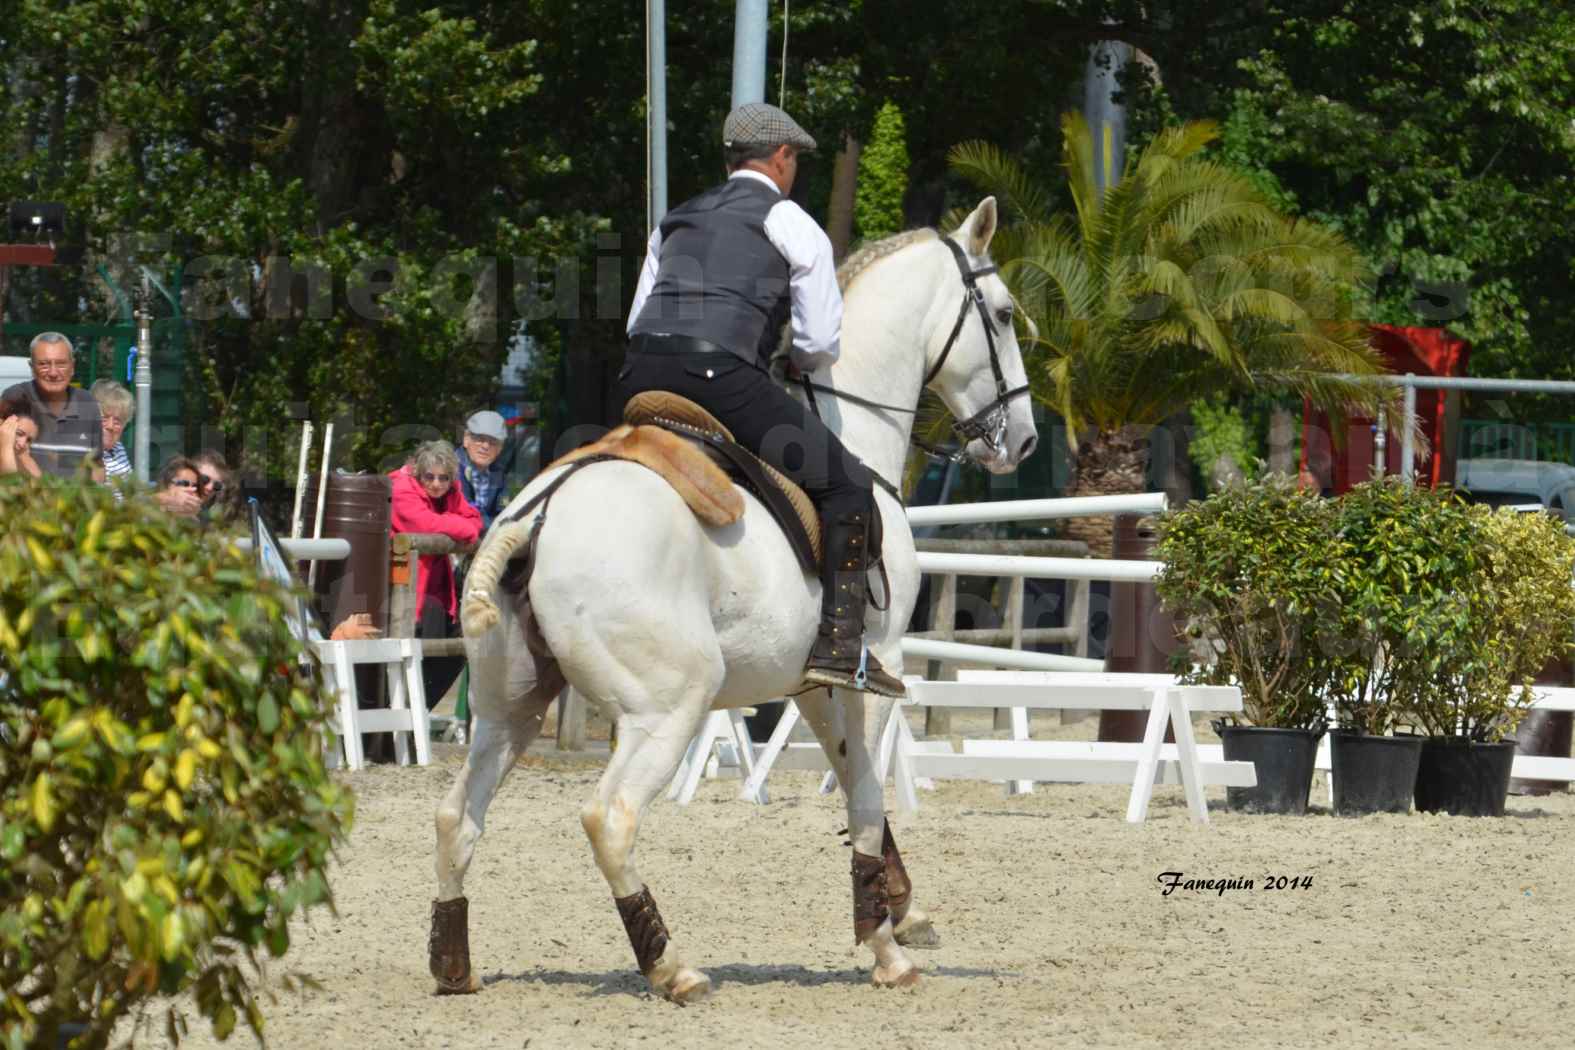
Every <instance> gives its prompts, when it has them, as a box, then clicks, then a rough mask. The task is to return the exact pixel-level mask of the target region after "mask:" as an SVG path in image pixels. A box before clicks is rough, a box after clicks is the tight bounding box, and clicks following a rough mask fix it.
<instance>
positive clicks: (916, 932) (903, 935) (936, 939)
mask: <svg viewBox="0 0 1575 1050" xmlns="http://www.w3.org/2000/svg"><path fill="white" fill-rule="evenodd" d="M910 918H911V917H910ZM891 932H892V935H893V936H894V937H896V938H897V943H898V944H900V945H902V946H903V947H904V948H939V947H940V946H941V935H940V934H939V933H936V932H935V924H934V923H932V922H930V920H929V917H928V916H925V917H922V918H919V919H915V920H912V921H910V919H903V920H902V922H900V923H898V924H897V926H896V927H895V928H894V929H893V930H892V931H891Z"/></svg>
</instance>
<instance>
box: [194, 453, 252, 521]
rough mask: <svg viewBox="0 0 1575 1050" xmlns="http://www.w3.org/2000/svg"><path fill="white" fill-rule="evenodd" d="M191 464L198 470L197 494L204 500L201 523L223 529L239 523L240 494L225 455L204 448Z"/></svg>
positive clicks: (199, 513)
mask: <svg viewBox="0 0 1575 1050" xmlns="http://www.w3.org/2000/svg"><path fill="white" fill-rule="evenodd" d="M191 462H192V465H193V466H195V467H196V468H197V494H198V495H199V496H201V497H202V510H201V511H199V512H198V514H197V518H198V520H199V521H203V522H206V523H211V524H216V525H221V526H223V525H228V524H229V523H230V522H232V521H235V520H236V519H238V518H239V517H240V510H241V502H240V494H241V493H240V489H239V487H237V486H236V484H235V475H234V474H233V473H232V472H231V470H230V465H229V463H227V462H225V459H224V453H222V452H220V451H218V450H217V449H211V448H205V449H203V450H202V451H201V452H199V453H197V454H196V455H195V456H193V457H191Z"/></svg>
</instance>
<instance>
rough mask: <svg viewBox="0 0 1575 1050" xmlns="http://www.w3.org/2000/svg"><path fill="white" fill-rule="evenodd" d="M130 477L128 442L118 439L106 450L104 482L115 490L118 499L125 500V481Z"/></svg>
mask: <svg viewBox="0 0 1575 1050" xmlns="http://www.w3.org/2000/svg"><path fill="white" fill-rule="evenodd" d="M130 477H131V457H130V456H128V455H127V454H126V443H125V442H124V441H117V442H115V444H114V445H113V446H112V447H111V448H109V449H107V450H105V452H104V483H105V484H106V485H109V486H110V487H112V488H113V489H114V490H115V498H116V499H117V500H122V501H124V500H125V498H126V486H125V484H123V482H124V481H125V480H127V479H129V478H130ZM118 482H119V483H118Z"/></svg>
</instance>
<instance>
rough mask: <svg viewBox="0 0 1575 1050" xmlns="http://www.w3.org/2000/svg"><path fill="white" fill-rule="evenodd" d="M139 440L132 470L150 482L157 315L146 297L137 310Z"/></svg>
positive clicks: (141, 479) (142, 481)
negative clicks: (154, 315)
mask: <svg viewBox="0 0 1575 1050" xmlns="http://www.w3.org/2000/svg"><path fill="white" fill-rule="evenodd" d="M136 318H137V372H136V380H135V385H136V388H137V438H136V440H135V441H134V442H132V444H133V446H134V448H133V449H132V460H133V463H132V469H133V470H134V471H135V473H136V477H137V480H138V481H139V482H141V483H142V484H144V485H146V484H147V483H148V472H149V468H151V467H152V466H153V464H152V462H150V461H151V459H152V448H153V313H152V311H150V310H149V309H148V303H147V297H146V296H145V295H144V297H143V302H142V305H140V306H139V307H137V313H136Z"/></svg>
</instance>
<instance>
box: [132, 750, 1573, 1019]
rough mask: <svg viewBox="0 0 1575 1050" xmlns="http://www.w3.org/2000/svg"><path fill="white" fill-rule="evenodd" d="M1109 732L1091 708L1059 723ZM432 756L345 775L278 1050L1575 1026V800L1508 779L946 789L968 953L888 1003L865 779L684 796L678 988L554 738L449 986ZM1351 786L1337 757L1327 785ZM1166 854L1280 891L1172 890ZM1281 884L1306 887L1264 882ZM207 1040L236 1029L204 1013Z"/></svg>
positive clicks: (525, 785) (490, 836) (937, 802)
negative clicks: (468, 973)
mask: <svg viewBox="0 0 1575 1050" xmlns="http://www.w3.org/2000/svg"><path fill="white" fill-rule="evenodd" d="M959 728H965V727H964V726H959ZM1037 730H1038V725H1037V723H1036V731H1037ZM1091 734H1092V723H1090V722H1083V723H1079V724H1078V725H1076V726H1073V727H1068V728H1066V729H1062V728H1061V727H1058V726H1057V727H1054V728H1053V729H1050V730H1047V731H1045V734H1044V735H1056V736H1065V737H1077V736H1082V737H1084V738H1087V737H1089V736H1091ZM973 735H977V734H973ZM1036 735H1038V734H1037V732H1036ZM549 747H550V745H549ZM437 750H438V751H439V755H438V757H437V759H436V760H435V762H434V764H433V765H432V766H431V767H428V768H425V769H420V768H397V767H388V766H382V767H375V768H371V769H368V770H366V771H364V772H361V773H357V774H352V775H351V776H350V781H351V783H352V784H353V785H354V787H355V789H356V792H357V794H358V796H359V804H358V807H357V808H358V812H357V820H356V827H355V831H354V833H353V835H352V837H351V839H350V844H349V847H348V848H347V849H346V850H345V851H344V853H343V864H342V868H341V870H340V871H339V872H338V874H337V876H336V877H335V878H334V881H333V885H334V889H335V893H336V894H337V898H338V908H339V915H338V917H337V918H335V917H332V916H329V915H327V914H326V913H324V914H319V915H318V916H317V917H316V918H315V919H313V920H312V922H311V924H310V925H304V924H303V925H302V926H301V927H300V929H299V931H298V934H297V937H296V939H295V945H294V948H293V949H292V951H291V953H290V955H289V956H287V957H286V959H285V960H284V962H285V963H286V964H288V965H287V968H288V969H290V970H295V971H301V972H305V973H308V974H311V975H312V976H314V977H315V978H317V979H318V980H319V981H321V982H322V983H323V984H324V985H325V990H324V991H321V992H315V993H307V994H305V995H304V996H296V995H286V996H282V997H281V999H280V1000H279V1001H278V1002H277V1003H276V1004H274V1005H272V1006H269V1007H266V1008H265V1011H266V1013H267V1016H268V1035H269V1042H270V1045H271V1046H274V1047H280V1048H316V1047H333V1046H347V1047H348V1046H353V1047H372V1048H393V1047H454V1048H461V1047H463V1048H491V1047H497V1048H504V1047H507V1048H509V1050H522V1048H527V1047H528V1048H532V1050H556V1048H602V1047H606V1048H624V1047H643V1046H663V1047H681V1048H685V1050H691V1048H693V1050H707V1048H712V1047H717V1048H721V1047H726V1048H729V1050H737V1048H740V1047H751V1048H752V1047H771V1048H782V1050H797V1048H804V1050H831V1048H840V1047H915V1048H928V1047H957V1048H963V1047H981V1048H996V1047H1052V1046H1053V1047H1133V1048H1138V1047H1143V1048H1148V1047H1156V1046H1164V1047H1167V1048H1173V1047H1198V1048H1204V1047H1207V1048H1216V1047H1232V1048H1252V1047H1293V1048H1302V1047H1320V1048H1323V1047H1380V1046H1382V1047H1390V1046H1394V1047H1419V1048H1421V1047H1426V1048H1429V1050H1436V1048H1444V1047H1462V1048H1463V1047H1495V1046H1509V1045H1512V1044H1513V1045H1518V1046H1543V1047H1566V1046H1572V1045H1575V1002H1572V1001H1575V879H1572V878H1571V875H1570V870H1571V859H1572V850H1571V845H1572V841H1575V835H1572V832H1575V796H1572V795H1569V794H1558V795H1552V796H1547V797H1542V798H1531V797H1525V798H1518V797H1511V800H1510V810H1511V812H1510V815H1509V816H1508V817H1506V818H1504V819H1502V820H1492V819H1466V818H1454V817H1434V816H1422V815H1411V816H1406V817H1395V816H1375V817H1367V818H1362V819H1351V818H1337V817H1334V816H1332V815H1330V814H1329V813H1328V811H1327V809H1326V808H1320V809H1319V811H1318V812H1317V814H1315V815H1309V816H1307V817H1301V818H1286V817H1262V816H1242V815H1236V814H1233V813H1231V812H1229V811H1227V810H1225V809H1224V800H1223V789H1215V790H1213V791H1211V793H1210V794H1211V799H1212V801H1213V805H1212V806H1211V819H1212V824H1210V825H1209V826H1206V827H1204V826H1197V825H1194V824H1192V823H1191V822H1190V821H1189V820H1188V819H1187V813H1186V807H1185V803H1184V800H1183V798H1182V795H1181V790H1180V788H1177V787H1161V788H1158V789H1156V793H1155V802H1154V805H1153V807H1152V810H1151V814H1150V817H1149V820H1148V822H1147V823H1146V824H1144V825H1141V826H1131V825H1128V824H1126V823H1125V822H1124V820H1123V815H1124V811H1125V805H1126V792H1125V790H1123V789H1121V788H1115V787H1081V786H1049V787H1041V788H1040V789H1039V790H1038V791H1036V792H1035V793H1034V794H1033V795H1031V796H1027V797H1021V798H1007V797H1005V796H1004V794H1003V792H1002V790H1001V788H1000V787H998V786H994V785H990V784H979V783H957V782H953V783H943V784H941V785H940V786H939V787H938V789H937V790H935V791H933V792H929V793H924V794H923V795H922V798H921V809H920V811H919V812H918V813H917V814H913V815H907V816H901V815H899V816H896V817H894V819H893V828H894V830H895V832H896V835H897V839H898V842H899V843H900V844H901V846H902V849H903V853H904V855H905V858H906V860H907V862H908V868H909V871H910V873H911V874H912V876H913V879H914V882H915V887H916V890H915V892H916V899H917V900H918V901H919V902H920V903H921V905H922V906H923V907H925V908H927V909H928V910H929V911H930V912H931V914H932V915H933V916H934V918H935V922H936V926H937V927H938V929H939V930H940V932H941V935H942V938H943V943H942V945H941V947H940V948H938V949H936V950H933V951H926V952H922V953H917V952H916V953H914V958H915V960H916V961H917V962H918V963H919V964H920V965H921V966H922V967H923V970H924V975H925V976H924V980H923V982H922V984H921V986H920V987H919V988H918V989H917V990H914V991H911V992H885V991H878V990H876V989H874V988H872V987H870V985H869V984H868V970H869V966H870V957H869V954H868V952H866V951H864V950H862V949H860V950H857V951H856V950H854V948H853V946H852V943H851V941H852V931H851V918H850V909H851V905H850V899H849V880H848V863H849V859H848V858H849V852H848V850H847V849H845V848H844V847H843V846H842V844H841V843H842V840H841V838H840V837H839V836H838V835H836V834H835V832H836V831H837V829H838V828H840V827H842V826H843V819H842V811H841V807H840V802H839V799H840V796H821V795H819V794H818V792H817V790H816V789H817V786H818V782H819V777H818V776H817V775H815V774H811V773H807V772H777V773H774V774H773V776H772V779H771V783H770V790H771V796H772V799H771V803H770V805H768V806H765V807H756V806H753V805H750V804H748V803H744V802H739V801H736V800H735V799H734V797H733V796H734V793H735V792H736V790H737V787H738V783H737V781H736V780H727V779H717V780H708V781H705V782H704V783H703V784H702V785H701V789H700V793H699V795H698V796H697V797H696V799H695V801H694V802H693V804H691V805H690V806H688V807H687V808H680V807H677V806H675V805H673V804H672V803H669V802H665V801H663V802H658V803H657V804H656V805H655V806H653V807H652V811H651V813H650V816H649V818H648V820H647V823H646V825H645V826H644V827H643V828H642V830H641V839H640V841H641V849H640V854H639V857H640V865H641V869H642V871H643V873H644V874H645V876H646V878H647V880H648V882H649V884H650V885H651V887H652V891H653V893H654V894H655V897H656V900H657V902H658V904H659V905H660V906H661V909H662V914H663V916H664V917H665V918H666V920H667V923H668V926H669V928H670V929H671V930H672V931H673V935H674V938H675V939H676V940H677V942H678V943H679V944H680V945H681V946H682V947H683V949H684V950H685V953H686V957H687V958H688V960H689V961H690V962H691V963H693V964H694V965H696V966H698V967H700V968H701V969H702V970H705V971H706V972H707V973H709V975H710V976H711V979H712V982H713V985H714V989H715V994H714V996H713V997H712V999H711V1001H710V1002H708V1003H705V1004H703V1005H700V1006H696V1007H690V1008H680V1007H677V1006H674V1005H672V1004H670V1003H666V1002H663V1001H661V1000H658V999H656V998H653V997H652V996H651V995H650V994H649V993H648V992H647V991H646V986H645V982H644V980H643V979H641V978H640V977H639V976H638V975H637V974H636V973H635V972H634V969H633V956H632V953H631V951H630V948H629V945H628V942H627V941H626V939H625V937H624V933H623V929H622V926H621V925H620V923H619V921H618V916H617V913H616V911H615V910H614V908H613V905H612V901H611V899H610V895H609V893H608V891H607V888H606V885H605V883H604V882H603V880H602V878H601V875H600V873H599V872H597V870H596V868H595V866H594V864H593V863H592V861H591V857H590V852H589V849H588V848H587V846H586V843H585V839H584V835H583V833H582V832H581V830H580V826H579V820H578V810H579V806H580V803H581V801H582V800H583V799H584V798H585V797H586V795H587V793H588V792H589V791H590V790H591V787H592V785H593V784H594V782H595V780H596V778H597V777H598V776H599V774H600V769H599V767H598V766H597V765H596V764H595V763H594V762H591V761H587V760H585V759H583V758H581V759H578V760H573V759H567V758H559V757H555V756H554V753H552V752H551V751H550V749H548V748H544V749H543V752H544V753H543V754H541V755H537V754H536V753H535V752H534V751H533V753H532V754H531V755H529V756H527V757H526V759H525V760H524V762H523V763H522V768H520V769H519V770H517V771H516V772H515V774H514V775H513V776H512V777H511V778H510V780H509V781H508V783H507V784H505V786H504V788H503V790H502V792H501V793H500V795H499V797H498V799H497V800H496V801H495V802H494V803H493V806H492V809H491V811H490V813H489V814H488V816H489V822H488V827H487V834H486V836H485V838H484V839H483V840H482V843H481V845H480V847H479V849H478V851H477V857H476V861H475V863H474V864H473V865H472V867H471V871H470V876H469V879H468V882H467V887H466V889H467V894H468V896H469V897H470V901H471V906H470V907H471V952H472V959H473V962H474V965H475V967H476V969H477V972H478V973H479V974H480V975H481V976H482V978H483V980H484V981H485V987H484V989H483V990H482V992H481V993H480V994H479V995H475V996H469V997H459V998H439V997H436V996H434V995H433V994H432V981H431V979H430V978H429V977H428V975H427V962H426V959H427V956H426V936H427V919H428V908H429V905H430V901H431V898H432V892H433V875H432V863H433V862H432V856H433V830H432V812H433V808H434V806H435V805H436V803H437V800H438V798H439V797H440V795H442V794H443V792H445V791H446V790H447V788H448V787H449V785H450V783H451V782H452V780H453V777H454V775H455V772H456V770H457V769H458V765H459V762H460V760H461V756H460V754H459V753H458V751H457V749H455V748H453V747H440V748H438V749H437ZM888 797H890V796H888ZM1326 798H1327V795H1326V794H1325V793H1324V788H1323V785H1322V781H1321V777H1320V782H1319V783H1317V784H1315V785H1314V789H1313V799H1314V801H1315V802H1323V801H1324V800H1325V799H1326ZM1167 871H1177V872H1183V873H1185V876H1186V877H1188V878H1212V879H1219V878H1232V877H1242V878H1251V879H1254V880H1256V882H1257V887H1258V888H1256V889H1254V890H1250V891H1247V890H1235V891H1230V892H1227V893H1225V894H1224V895H1223V896H1221V895H1218V894H1215V893H1187V892H1184V891H1182V890H1177V891H1176V892H1174V893H1173V894H1171V895H1170V896H1164V895H1162V892H1161V889H1162V887H1161V885H1160V883H1159V882H1158V876H1159V874H1160V873H1161V872H1167ZM1278 875H1285V876H1297V877H1304V876H1310V877H1311V879H1312V886H1311V888H1310V889H1294V890H1292V889H1283V890H1272V891H1270V890H1265V889H1264V888H1263V880H1264V879H1265V877H1266V876H1278ZM234 1039H235V1040H239V1041H240V1045H248V1044H250V1043H251V1039H250V1036H249V1035H248V1034H247V1033H245V1032H244V1031H241V1032H237V1033H236V1035H235V1036H234ZM139 1043H140V1044H143V1045H150V1046H160V1045H163V1044H162V1040H161V1038H159V1037H158V1036H157V1035H156V1034H153V1033H149V1034H148V1035H147V1036H145V1039H144V1040H139ZM186 1045H189V1046H194V1047H207V1046H212V1045H216V1044H214V1043H213V1041H212V1039H211V1036H209V1035H208V1033H207V1029H206V1025H205V1024H199V1025H194V1026H193V1032H192V1037H191V1038H190V1039H189V1040H188V1042H187V1044H186ZM232 1045H235V1044H234V1043H233V1042H232Z"/></svg>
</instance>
